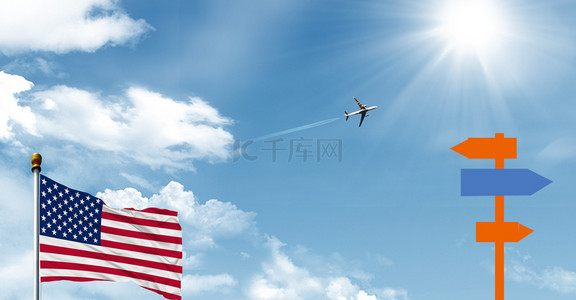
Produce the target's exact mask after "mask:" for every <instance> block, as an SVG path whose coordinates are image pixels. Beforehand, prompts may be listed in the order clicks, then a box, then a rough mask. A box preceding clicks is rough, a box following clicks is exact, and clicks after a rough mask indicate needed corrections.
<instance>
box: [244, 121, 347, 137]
mask: <svg viewBox="0 0 576 300" xmlns="http://www.w3.org/2000/svg"><path fill="white" fill-rule="evenodd" d="M338 119H340V118H332V119H327V120H323V121H318V122H315V123H311V124H308V125H303V126H298V127H294V128H291V129H286V130H282V131H278V132H275V133H270V134H267V135H264V136H261V137H258V138H255V139H252V141H255V142H257V141H261V140H265V139H269V138H273V137H277V136H281V135H285V134H289V133H292V132H297V131H302V130H306V129H310V128H314V127H318V126H322V125H326V124H329V123H332V122H334V121H336V120H338Z"/></svg>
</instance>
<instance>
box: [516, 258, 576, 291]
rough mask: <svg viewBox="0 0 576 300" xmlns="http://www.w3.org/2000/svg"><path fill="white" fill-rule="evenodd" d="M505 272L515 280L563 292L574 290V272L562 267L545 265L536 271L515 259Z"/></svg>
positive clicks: (575, 289)
mask: <svg viewBox="0 0 576 300" xmlns="http://www.w3.org/2000/svg"><path fill="white" fill-rule="evenodd" d="M505 272H506V276H507V277H509V278H511V279H512V280H514V281H516V282H524V283H529V284H532V285H535V286H538V287H541V288H547V289H550V290H553V291H557V292H560V293H564V294H568V293H574V292H576V272H573V271H569V270H565V269H564V268H562V267H558V266H553V267H547V268H545V269H544V270H543V271H542V272H538V271H535V270H533V269H532V268H530V267H528V266H527V265H526V264H524V263H520V262H517V261H515V262H513V263H512V264H511V265H510V266H508V267H507V268H506V270H505Z"/></svg>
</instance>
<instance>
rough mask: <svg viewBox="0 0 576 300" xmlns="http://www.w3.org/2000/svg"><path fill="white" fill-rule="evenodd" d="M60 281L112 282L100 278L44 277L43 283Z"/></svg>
mask: <svg viewBox="0 0 576 300" xmlns="http://www.w3.org/2000/svg"><path fill="white" fill-rule="evenodd" d="M59 280H68V281H76V282H87V281H110V280H104V279H99V278H85V277H72V276H42V278H41V280H40V281H41V282H52V281H59Z"/></svg>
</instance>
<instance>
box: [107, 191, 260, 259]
mask: <svg viewBox="0 0 576 300" xmlns="http://www.w3.org/2000/svg"><path fill="white" fill-rule="evenodd" d="M96 197H99V198H101V199H102V200H104V202H106V204H108V205H110V206H113V207H118V208H127V207H132V208H136V209H143V208H146V207H160V208H167V209H173V210H176V211H178V212H179V217H180V220H181V221H182V222H185V223H186V224H187V225H190V227H188V230H187V231H186V232H184V234H185V235H186V236H187V237H188V239H187V242H186V243H187V245H188V246H190V247H192V248H209V247H213V246H215V244H216V242H215V239H216V238H218V237H224V236H237V235H242V234H255V233H256V224H255V221H254V219H255V217H256V214H255V213H253V212H245V211H243V210H240V209H238V208H237V207H236V205H234V204H232V203H230V202H222V201H219V200H215V199H211V200H208V201H207V202H206V203H204V204H200V203H198V201H197V200H196V197H195V196H194V193H193V192H191V191H185V190H184V186H183V185H182V184H180V183H178V182H175V181H171V182H170V183H168V185H166V186H165V187H164V188H163V189H162V190H161V191H160V193H158V194H155V195H153V196H152V197H150V198H146V197H143V196H142V194H141V193H140V192H139V191H138V190H136V189H133V188H126V189H123V190H117V191H113V190H109V189H106V190H105V191H104V192H103V193H98V194H96Z"/></svg>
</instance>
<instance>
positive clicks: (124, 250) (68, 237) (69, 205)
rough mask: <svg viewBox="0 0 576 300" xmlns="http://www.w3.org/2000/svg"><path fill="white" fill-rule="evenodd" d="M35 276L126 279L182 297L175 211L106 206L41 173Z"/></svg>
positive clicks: (179, 235)
mask: <svg viewBox="0 0 576 300" xmlns="http://www.w3.org/2000/svg"><path fill="white" fill-rule="evenodd" d="M40 276H41V281H42V282H50V281H57V280H70V281H97V280H106V281H132V282H134V283H136V284H138V285H140V286H141V287H144V288H146V289H149V290H151V291H154V292H156V293H158V294H161V295H162V296H164V297H165V298H167V299H182V296H181V291H180V284H181V281H182V230H181V228H180V224H179V223H178V213H177V212H174V211H170V210H165V209H158V208H147V209H144V210H133V209H115V208H111V207H109V206H107V205H106V204H105V203H104V202H103V201H102V200H100V199H98V198H96V197H94V196H91V195H89V194H87V193H84V192H80V191H76V190H73V189H70V188H68V187H66V186H63V185H61V184H59V183H57V182H55V181H53V180H52V179H50V178H48V177H46V176H43V175H41V177H40Z"/></svg>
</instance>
